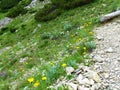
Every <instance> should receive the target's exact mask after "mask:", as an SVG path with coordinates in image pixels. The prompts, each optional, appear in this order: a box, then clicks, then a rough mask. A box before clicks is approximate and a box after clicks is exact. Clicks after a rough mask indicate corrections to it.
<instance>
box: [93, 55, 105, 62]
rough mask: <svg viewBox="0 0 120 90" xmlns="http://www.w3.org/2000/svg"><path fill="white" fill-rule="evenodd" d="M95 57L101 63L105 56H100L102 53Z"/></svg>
mask: <svg viewBox="0 0 120 90" xmlns="http://www.w3.org/2000/svg"><path fill="white" fill-rule="evenodd" d="M93 58H94V59H95V61H97V62H100V63H101V62H103V61H104V58H102V57H100V55H95V56H94V57H93Z"/></svg>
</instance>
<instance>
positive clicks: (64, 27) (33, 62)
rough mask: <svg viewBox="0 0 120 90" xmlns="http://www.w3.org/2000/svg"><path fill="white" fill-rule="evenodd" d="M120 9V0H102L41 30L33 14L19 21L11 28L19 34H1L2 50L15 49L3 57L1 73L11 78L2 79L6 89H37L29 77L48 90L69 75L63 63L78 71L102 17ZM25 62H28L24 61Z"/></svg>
mask: <svg viewBox="0 0 120 90" xmlns="http://www.w3.org/2000/svg"><path fill="white" fill-rule="evenodd" d="M119 6H120V2H119V0H109V1H106V0H98V1H96V2H95V3H92V4H89V5H85V6H83V7H79V8H76V9H73V10H70V11H66V12H65V13H63V14H62V15H61V16H59V17H58V18H56V19H54V20H52V21H49V22H45V23H40V24H41V27H40V24H39V23H38V22H36V21H35V20H34V15H32V14H26V15H23V16H19V17H17V18H15V19H14V20H13V22H11V23H10V24H9V25H8V27H9V28H15V29H16V30H17V31H16V32H15V33H11V32H10V31H6V32H5V33H4V34H2V35H0V44H1V45H0V49H4V48H5V47H11V48H10V49H9V50H5V51H4V52H2V54H0V70H1V71H6V72H7V77H6V78H1V79H0V82H1V84H0V87H1V88H2V90H3V89H4V90H8V88H10V90H13V89H11V88H14V87H15V85H16V84H18V86H17V88H19V90H23V88H24V87H26V88H27V90H29V89H28V88H32V90H34V89H35V88H34V87H33V84H29V83H28V81H27V79H28V78H29V77H34V79H35V80H39V82H41V85H40V86H39V87H38V90H43V89H44V90H45V87H47V86H49V85H50V84H52V83H54V81H55V80H56V79H57V78H59V77H60V76H61V75H65V71H64V68H63V67H62V66H61V65H62V64H63V63H65V64H67V66H73V67H74V68H77V63H80V62H82V61H83V59H85V58H89V57H86V56H87V54H86V55H83V54H84V53H85V52H88V51H89V50H86V51H85V50H84V49H83V48H84V47H87V49H90V47H89V46H87V45H84V43H86V42H90V41H93V40H94V38H93V34H92V33H91V32H92V30H93V27H94V25H96V24H98V21H99V18H100V16H101V15H103V14H106V13H109V12H112V11H115V10H116V8H117V7H119ZM3 15H4V14H3ZM0 18H2V14H0ZM92 47H94V44H93V45H92ZM71 52H72V54H71ZM84 56H85V57H84ZM22 60H23V61H24V62H20V61H22ZM53 63H54V64H53ZM36 69H37V70H36ZM43 72H44V73H43ZM43 76H45V77H47V80H46V81H42V80H41V78H42V77H43ZM15 81H16V82H15ZM14 82H15V84H14ZM11 83H12V84H13V85H12V84H11ZM5 86H6V87H5ZM20 88H21V89H20Z"/></svg>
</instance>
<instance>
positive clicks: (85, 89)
mask: <svg viewBox="0 0 120 90" xmlns="http://www.w3.org/2000/svg"><path fill="white" fill-rule="evenodd" d="M78 90H90V89H89V88H87V87H84V86H79V87H78Z"/></svg>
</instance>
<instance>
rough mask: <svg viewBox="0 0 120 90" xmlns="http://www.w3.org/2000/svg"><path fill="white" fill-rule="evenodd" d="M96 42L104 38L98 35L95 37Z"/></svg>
mask: <svg viewBox="0 0 120 90" xmlns="http://www.w3.org/2000/svg"><path fill="white" fill-rule="evenodd" d="M96 38H97V39H98V40H103V39H104V38H103V37H102V36H100V35H98V36H97V37H96Z"/></svg>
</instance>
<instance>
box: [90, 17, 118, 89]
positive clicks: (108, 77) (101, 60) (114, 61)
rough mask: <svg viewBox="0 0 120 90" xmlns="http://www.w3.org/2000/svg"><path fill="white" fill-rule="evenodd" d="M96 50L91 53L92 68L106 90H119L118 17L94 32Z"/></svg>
mask: <svg viewBox="0 0 120 90" xmlns="http://www.w3.org/2000/svg"><path fill="white" fill-rule="evenodd" d="M95 34H96V35H95V36H96V43H97V48H96V50H95V51H94V52H93V53H92V56H93V59H94V60H95V61H96V63H95V65H94V66H93V68H94V69H95V70H97V72H99V75H100V76H101V78H102V82H104V83H105V84H107V85H108V86H109V88H108V89H107V90H120V17H118V18H116V19H115V20H113V21H111V22H108V23H107V24H105V25H103V26H101V27H99V28H97V29H96V30H95Z"/></svg>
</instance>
